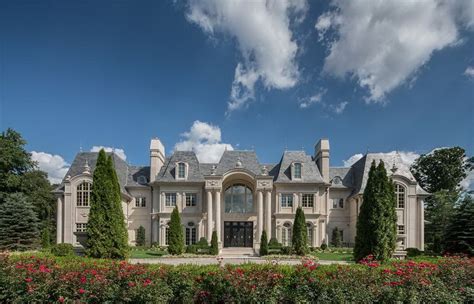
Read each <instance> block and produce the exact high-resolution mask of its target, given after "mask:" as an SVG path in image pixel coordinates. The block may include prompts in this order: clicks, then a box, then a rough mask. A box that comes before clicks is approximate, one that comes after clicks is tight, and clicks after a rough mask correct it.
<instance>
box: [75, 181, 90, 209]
mask: <svg viewBox="0 0 474 304" xmlns="http://www.w3.org/2000/svg"><path fill="white" fill-rule="evenodd" d="M91 190H92V184H91V183H90V182H82V183H81V184H79V185H78V186H77V188H76V195H77V196H76V199H77V200H76V204H77V206H78V207H89V202H90V198H91Z"/></svg>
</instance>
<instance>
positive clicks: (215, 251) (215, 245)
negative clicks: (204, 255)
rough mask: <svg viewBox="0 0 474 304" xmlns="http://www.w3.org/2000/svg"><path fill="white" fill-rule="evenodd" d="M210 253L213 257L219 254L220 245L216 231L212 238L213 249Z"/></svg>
mask: <svg viewBox="0 0 474 304" xmlns="http://www.w3.org/2000/svg"><path fill="white" fill-rule="evenodd" d="M209 253H210V254H212V255H218V254H219V244H218V243H217V232H216V231H215V230H214V231H213V232H212V237H211V247H210V248H209Z"/></svg>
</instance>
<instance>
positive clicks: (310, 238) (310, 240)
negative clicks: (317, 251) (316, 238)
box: [306, 223, 313, 246]
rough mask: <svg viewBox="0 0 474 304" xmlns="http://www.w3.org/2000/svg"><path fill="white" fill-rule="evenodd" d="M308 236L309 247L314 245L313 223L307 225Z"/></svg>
mask: <svg viewBox="0 0 474 304" xmlns="http://www.w3.org/2000/svg"><path fill="white" fill-rule="evenodd" d="M306 229H307V235H308V245H309V246H312V245H313V225H312V224H311V223H306Z"/></svg>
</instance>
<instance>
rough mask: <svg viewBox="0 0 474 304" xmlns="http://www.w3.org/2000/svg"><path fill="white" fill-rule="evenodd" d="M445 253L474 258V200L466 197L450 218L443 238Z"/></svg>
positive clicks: (468, 196)
mask: <svg viewBox="0 0 474 304" xmlns="http://www.w3.org/2000/svg"><path fill="white" fill-rule="evenodd" d="M444 244H445V248H444V250H445V251H446V252H447V253H464V254H468V255H469V256H474V199H473V197H472V196H470V195H466V196H465V197H464V198H463V200H462V201H461V204H460V205H459V207H458V208H456V210H455V212H454V216H453V217H451V220H450V223H449V225H448V226H447V229H446V234H445V236H444Z"/></svg>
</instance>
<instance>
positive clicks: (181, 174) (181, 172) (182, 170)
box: [178, 163, 186, 178]
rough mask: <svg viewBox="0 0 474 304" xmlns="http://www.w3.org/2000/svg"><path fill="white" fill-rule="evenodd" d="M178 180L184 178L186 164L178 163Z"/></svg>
mask: <svg viewBox="0 0 474 304" xmlns="http://www.w3.org/2000/svg"><path fill="white" fill-rule="evenodd" d="M178 178H186V164H185V163H178Z"/></svg>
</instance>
